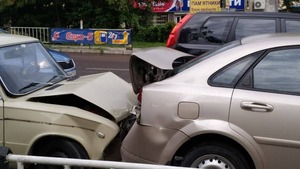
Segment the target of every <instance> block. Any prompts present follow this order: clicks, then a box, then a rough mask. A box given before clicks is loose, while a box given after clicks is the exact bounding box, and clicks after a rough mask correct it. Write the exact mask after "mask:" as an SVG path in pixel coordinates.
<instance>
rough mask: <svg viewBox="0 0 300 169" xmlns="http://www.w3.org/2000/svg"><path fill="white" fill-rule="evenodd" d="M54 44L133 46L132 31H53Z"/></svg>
mask: <svg viewBox="0 0 300 169" xmlns="http://www.w3.org/2000/svg"><path fill="white" fill-rule="evenodd" d="M51 42H52V43H73V44H74V43H75V44H86V45H97V44H111V45H116V44H117V45H122V44H124V45H125V44H131V30H130V29H122V30H121V29H118V30H113V29H111V30H110V29H104V30H94V29H93V30H92V29H64V28H52V29H51Z"/></svg>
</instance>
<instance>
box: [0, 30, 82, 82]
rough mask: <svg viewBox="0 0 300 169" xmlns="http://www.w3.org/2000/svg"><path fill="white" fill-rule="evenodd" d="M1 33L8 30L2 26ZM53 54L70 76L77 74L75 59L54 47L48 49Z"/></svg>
mask: <svg viewBox="0 0 300 169" xmlns="http://www.w3.org/2000/svg"><path fill="white" fill-rule="evenodd" d="M0 33H8V32H7V31H6V30H4V29H1V28H0ZM47 50H48V52H49V53H50V54H51V55H52V56H53V58H54V59H55V60H56V62H57V63H58V64H59V65H60V66H61V67H62V68H63V69H64V71H65V72H66V73H67V75H68V76H71V77H74V76H76V65H75V62H74V60H73V59H72V58H71V57H70V56H69V55H67V54H65V53H63V52H59V51H56V50H53V49H47Z"/></svg>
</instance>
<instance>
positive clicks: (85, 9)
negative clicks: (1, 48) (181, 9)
mask: <svg viewBox="0 0 300 169" xmlns="http://www.w3.org/2000/svg"><path fill="white" fill-rule="evenodd" d="M166 1H168V0H166ZM134 2H145V3H147V7H146V8H143V9H140V8H134ZM0 14H1V18H2V19H1V20H0V25H2V27H3V26H4V27H9V26H31V27H36V26H43V27H76V28H79V26H80V20H83V23H84V27H86V28H110V29H116V28H120V25H121V24H123V23H125V25H126V28H136V27H139V26H149V24H150V23H151V22H150V21H151V18H152V16H153V13H152V11H151V1H149V0H85V1H79V0H18V1H16V0H0Z"/></svg>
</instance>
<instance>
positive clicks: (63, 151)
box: [31, 139, 88, 169]
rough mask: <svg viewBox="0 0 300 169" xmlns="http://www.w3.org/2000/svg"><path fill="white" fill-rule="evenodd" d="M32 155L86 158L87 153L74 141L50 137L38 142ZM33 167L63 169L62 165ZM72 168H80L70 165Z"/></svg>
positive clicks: (35, 167)
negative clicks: (40, 142)
mask: <svg viewBox="0 0 300 169" xmlns="http://www.w3.org/2000/svg"><path fill="white" fill-rule="evenodd" d="M33 155H36V156H47V157H59V158H78V159H88V155H87V153H86V152H85V151H84V150H83V148H82V147H81V146H80V145H79V144H78V143H76V142H74V141H71V140H66V139H50V140H47V141H44V142H43V143H42V144H39V145H38V147H36V148H35V150H34V151H33ZM31 167H32V168H34V169H63V168H64V167H63V166H55V165H34V166H31ZM72 169H81V168H80V167H76V168H75V167H72Z"/></svg>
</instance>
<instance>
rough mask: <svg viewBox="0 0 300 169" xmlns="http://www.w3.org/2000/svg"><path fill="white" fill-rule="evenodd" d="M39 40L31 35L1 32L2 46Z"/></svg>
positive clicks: (0, 41) (0, 40) (0, 43)
mask: <svg viewBox="0 0 300 169" xmlns="http://www.w3.org/2000/svg"><path fill="white" fill-rule="evenodd" d="M38 41H39V40H38V39H36V38H33V37H29V36H21V35H12V34H5V33H1V34H0V47H1V46H9V45H14V44H20V43H28V42H38Z"/></svg>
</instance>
